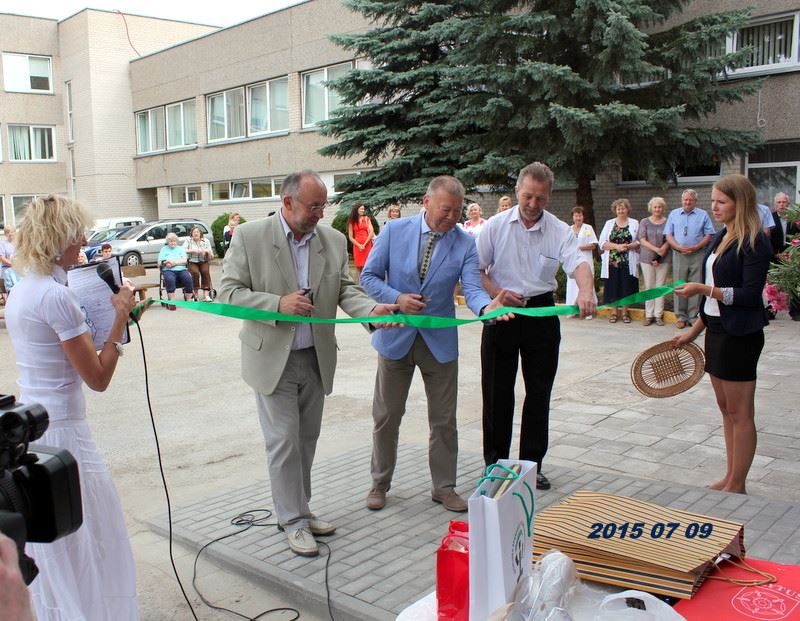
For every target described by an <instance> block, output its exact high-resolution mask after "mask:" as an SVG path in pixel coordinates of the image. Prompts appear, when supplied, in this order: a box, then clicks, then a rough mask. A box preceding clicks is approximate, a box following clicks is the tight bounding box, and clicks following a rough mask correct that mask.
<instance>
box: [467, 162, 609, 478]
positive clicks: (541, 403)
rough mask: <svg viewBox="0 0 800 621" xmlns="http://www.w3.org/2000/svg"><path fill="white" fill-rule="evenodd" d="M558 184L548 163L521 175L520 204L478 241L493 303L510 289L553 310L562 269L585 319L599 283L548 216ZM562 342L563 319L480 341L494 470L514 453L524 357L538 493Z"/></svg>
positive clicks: (521, 300)
mask: <svg viewBox="0 0 800 621" xmlns="http://www.w3.org/2000/svg"><path fill="white" fill-rule="evenodd" d="M553 181H554V176H553V171H552V170H550V168H548V167H547V166H546V165H545V164H542V163H541V162H534V163H533V164H529V165H528V166H526V167H525V168H523V169H522V170H521V171H520V173H519V177H518V179H517V187H516V193H517V200H518V201H519V204H518V205H517V206H516V207H513V208H511V209H509V210H508V211H505V212H503V213H501V214H498V215H495V216H494V217H493V218H490V219H489V220H488V221H487V223H486V224H485V225H484V227H483V230H482V231H481V234H480V236H479V237H478V239H477V245H478V258H479V261H480V268H481V270H483V272H484V273H483V284H484V287H485V288H486V290H487V291H488V292H489V295H490V296H492V297H495V296H497V295H498V293H500V291H501V290H502V289H506V290H507V292H508V293H507V295H506V298H505V300H506V304H508V305H509V306H519V307H537V306H552V305H553V291H555V289H556V271H557V270H558V266H559V264H561V265H562V266H563V267H564V271H565V272H566V273H567V274H568V275H570V276H571V277H573V278H575V280H576V281H577V283H578V297H577V299H576V302H575V303H576V304H577V305H578V307H579V309H580V315H581V317H585V316H587V315H592V314H593V313H594V312H595V299H596V298H595V293H594V278H593V276H592V270H591V268H590V266H589V263H588V262H587V261H586V259H585V258H584V256H583V255H582V254H581V252H580V251H579V250H578V247H577V245H576V244H575V236H574V235H573V234H572V231H570V228H569V226H568V225H567V224H565V223H564V222H561V221H560V220H559V219H558V218H556V217H555V216H554V215H552V214H551V213H548V212H547V211H545V207H547V204H548V202H549V201H550V196H551V194H552V192H553ZM560 342H561V328H560V324H559V320H558V317H556V316H553V317H528V316H525V315H516V317H515V318H514V319H512V320H511V321H507V322H502V323H495V324H493V325H485V326H484V328H483V336H482V339H481V371H482V372H481V387H482V391H483V457H484V461H485V462H486V464H487V465H488V464H492V463H494V462H496V461H497V460H498V459H505V458H507V457H508V455H509V451H510V448H511V432H512V427H513V422H514V385H515V383H516V376H517V366H518V360H519V359H520V358H521V359H522V375H523V377H524V379H525V391H526V395H525V403H524V405H523V407H522V425H521V430H520V447H519V458H520V459H527V460H530V461H535V462H536V463H537V464H538V468H537V477H536V487H537V488H538V489H549V488H550V482H549V481H548V480H547V477H546V476H545V475H544V473H543V472H542V461H543V460H544V456H545V453H546V452H547V444H548V437H547V436H548V425H549V416H550V392H551V390H552V388H553V382H554V380H555V376H556V371H557V370H558V348H559V344H560Z"/></svg>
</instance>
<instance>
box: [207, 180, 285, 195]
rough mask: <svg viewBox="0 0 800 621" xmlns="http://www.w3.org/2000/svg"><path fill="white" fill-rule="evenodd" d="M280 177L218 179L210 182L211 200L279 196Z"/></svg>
mask: <svg viewBox="0 0 800 621" xmlns="http://www.w3.org/2000/svg"><path fill="white" fill-rule="evenodd" d="M282 183H283V180H282V179H278V178H274V179H268V178H261V179H246V180H241V181H218V182H216V183H212V184H211V200H212V201H234V200H235V201H245V200H264V199H270V198H279V197H280V195H281V184H282Z"/></svg>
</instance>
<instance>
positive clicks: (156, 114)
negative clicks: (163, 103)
mask: <svg viewBox="0 0 800 621" xmlns="http://www.w3.org/2000/svg"><path fill="white" fill-rule="evenodd" d="M164 144H165V128H164V108H163V107H159V108H151V109H150V110H143V111H142V112H137V113H136V152H137V153H153V152H155V151H163V150H164Z"/></svg>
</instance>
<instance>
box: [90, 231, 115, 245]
mask: <svg viewBox="0 0 800 621" xmlns="http://www.w3.org/2000/svg"><path fill="white" fill-rule="evenodd" d="M116 232H117V231H116V229H100V230H99V231H95V232H94V233H92V236H91V237H90V238H89V239H87V240H86V241H87V242H88V243H90V244H91V243H94V242H104V241H106V240H107V239H111V238H112V237H114V234H115V233H116Z"/></svg>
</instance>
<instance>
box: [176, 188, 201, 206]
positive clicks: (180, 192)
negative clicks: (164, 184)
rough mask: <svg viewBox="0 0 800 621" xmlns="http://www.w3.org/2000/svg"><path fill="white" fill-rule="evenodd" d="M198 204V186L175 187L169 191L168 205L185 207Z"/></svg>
mask: <svg viewBox="0 0 800 621" xmlns="http://www.w3.org/2000/svg"><path fill="white" fill-rule="evenodd" d="M199 202H200V186H199V185H175V186H172V187H171V188H170V189H169V204H170V205H186V204H188V203H199Z"/></svg>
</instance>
